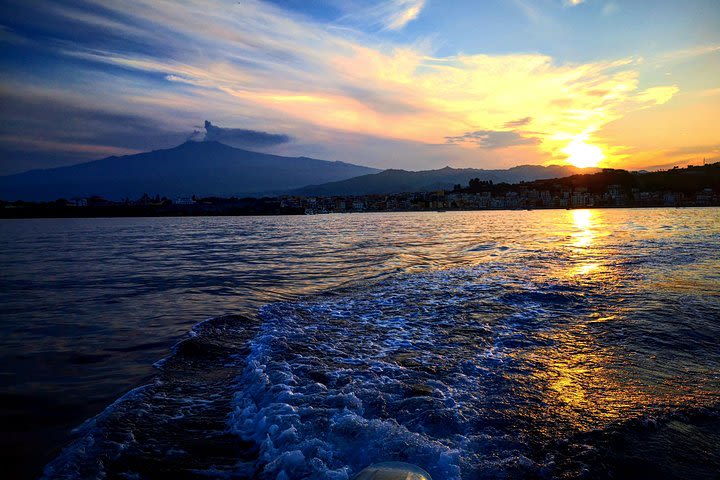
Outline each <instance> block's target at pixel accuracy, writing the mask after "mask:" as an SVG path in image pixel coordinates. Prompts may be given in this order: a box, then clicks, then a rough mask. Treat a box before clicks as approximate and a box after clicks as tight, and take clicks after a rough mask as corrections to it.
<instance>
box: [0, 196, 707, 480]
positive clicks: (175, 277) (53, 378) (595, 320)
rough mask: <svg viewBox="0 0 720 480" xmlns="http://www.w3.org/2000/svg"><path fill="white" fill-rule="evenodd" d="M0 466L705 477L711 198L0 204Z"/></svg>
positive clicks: (25, 473) (325, 475)
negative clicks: (276, 211)
mask: <svg viewBox="0 0 720 480" xmlns="http://www.w3.org/2000/svg"><path fill="white" fill-rule="evenodd" d="M0 252H1V253H0V272H1V273H0V333H1V336H0V347H1V348H0V409H1V411H0V413H1V415H0V429H1V430H2V432H0V435H1V437H2V438H1V441H2V444H1V445H0V448H1V449H2V452H3V456H4V457H6V458H4V459H3V462H2V463H3V468H5V469H8V471H7V473H6V474H5V475H4V478H36V477H40V476H44V477H45V478H67V479H86V478H99V479H100V478H124V479H145V478H168V477H171V478H178V479H183V478H252V479H285V480H289V479H306V478H307V479H332V480H341V479H342V480H345V479H348V478H350V477H352V475H353V474H354V473H356V472H357V471H358V470H360V469H362V468H363V467H365V466H367V465H368V464H371V463H375V462H380V461H386V460H397V461H407V462H411V463H415V464H417V465H419V466H421V467H422V468H424V469H425V470H427V471H428V472H429V473H430V474H431V475H432V476H433V479H434V480H451V479H464V480H470V479H506V478H523V479H524V478H528V479H536V478H559V479H571V478H608V479H610V478H614V479H617V478H683V479H701V478H719V477H718V472H720V447H719V446H720V209H717V208H706V209H642V210H639V209H638V210H633V209H605V210H567V211H566V210H545V211H483V212H446V213H441V212H437V213H436V212H428V213H387V214H379V213H377V214H376V213H373V214H345V215H317V216H300V217H200V218H142V219H140V218H138V219H133V218H122V219H102V218H100V219H41V220H2V221H0Z"/></svg>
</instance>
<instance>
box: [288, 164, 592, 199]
mask: <svg viewBox="0 0 720 480" xmlns="http://www.w3.org/2000/svg"><path fill="white" fill-rule="evenodd" d="M595 171H597V169H580V168H577V167H573V166H569V165H551V166H547V167H544V166H540V165H521V166H518V167H512V168H509V169H507V170H484V169H476V168H460V169H456V168H451V167H445V168H441V169H439V170H422V171H419V172H412V171H408V170H385V171H382V172H379V173H373V174H368V175H362V176H359V177H355V178H350V179H347V180H341V181H337V182H330V183H325V184H321V185H310V186H307V187H304V188H300V189H298V190H295V191H294V192H293V193H295V194H297V195H370V194H374V193H376V194H390V193H403V192H423V191H425V192H427V191H432V190H440V189H445V190H449V189H452V188H453V186H454V185H456V184H460V185H462V186H463V187H464V186H467V184H468V182H469V181H470V179H473V178H479V179H480V180H483V181H487V180H492V181H493V182H494V183H502V182H506V183H518V182H529V181H533V180H540V179H546V178H557V177H565V176H568V175H573V174H578V173H592V172H595Z"/></svg>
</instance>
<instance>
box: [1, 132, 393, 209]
mask: <svg viewBox="0 0 720 480" xmlns="http://www.w3.org/2000/svg"><path fill="white" fill-rule="evenodd" d="M378 171H379V170H377V169H374V168H369V167H363V166H359V165H353V164H350V163H343V162H330V161H326V160H316V159H313V158H307V157H297V158H289V157H281V156H277V155H268V154H265V153H258V152H251V151H248V150H241V149H238V148H233V147H230V146H227V145H225V144H222V143H219V142H186V143H183V144H182V145H179V146H177V147H175V148H170V149H165V150H155V151H152V152H146V153H139V154H137V155H126V156H122V157H114V156H113V157H108V158H104V159H102V160H95V161H92V162H87V163H81V164H78V165H72V166H69V167H60V168H52V169H47V170H31V171H29V172H25V173H20V174H16V175H8V176H4V177H0V199H3V200H19V199H22V200H55V199H57V198H72V197H89V196H92V195H99V196H102V197H105V198H108V199H121V198H124V197H130V198H138V197H140V196H142V194H143V193H148V194H150V195H155V194H160V195H165V196H168V197H175V196H190V195H193V194H194V195H202V196H207V195H218V196H232V195H238V196H243V195H251V194H257V193H262V192H275V193H277V192H281V191H285V190H289V189H294V188H299V187H302V186H304V185H308V184H311V183H324V182H333V181H339V180H345V179H348V178H352V177H357V176H358V175H365V174H370V173H375V172H378Z"/></svg>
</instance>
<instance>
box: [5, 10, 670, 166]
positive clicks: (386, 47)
mask: <svg viewBox="0 0 720 480" xmlns="http://www.w3.org/2000/svg"><path fill="white" fill-rule="evenodd" d="M10 1H13V0H10ZM33 5H37V6H38V8H40V9H43V8H47V9H48V11H52V15H53V16H54V17H53V18H54V19H55V22H54V25H58V27H57V28H66V27H65V26H67V25H70V26H71V27H67V28H72V29H75V30H78V31H81V32H82V33H83V35H84V36H83V38H82V39H77V38H74V37H72V36H71V35H70V33H63V35H67V36H68V37H67V38H59V39H58V41H57V42H54V43H53V42H49V43H48V46H47V48H48V49H49V50H52V51H53V53H54V54H56V55H59V56H60V57H62V58H65V59H67V60H68V61H73V62H76V63H79V64H81V65H82V66H81V67H75V68H76V69H75V70H74V71H73V77H70V76H67V77H62V78H66V79H69V78H77V77H80V78H82V80H83V83H82V87H83V88H84V89H86V90H87V91H89V92H91V93H92V94H93V95H95V96H97V97H98V98H103V99H104V102H106V103H110V104H112V106H111V107H107V108H112V109H113V110H114V111H118V112H124V113H127V114H131V113H132V114H138V112H142V113H143V114H144V115H147V116H149V117H152V118H153V119H157V120H158V121H161V120H162V118H167V119H168V123H172V124H173V125H178V124H184V125H187V128H189V129H191V128H192V125H196V124H197V121H198V120H199V118H197V117H198V116H200V115H202V117H205V116H207V117H209V118H212V119H213V120H215V119H217V121H218V122H219V123H220V124H225V125H243V126H244V127H246V128H247V130H252V131H259V132H264V131H280V132H287V135H288V136H292V137H293V138H295V139H298V141H297V142H292V145H289V142H274V143H273V142H270V143H271V144H272V145H271V146H273V147H277V148H303V144H315V145H318V144H320V143H321V142H326V143H327V144H332V143H333V142H336V140H335V139H336V138H340V137H342V138H344V139H346V140H347V139H349V138H354V139H356V140H354V141H345V143H344V148H345V150H344V151H345V152H349V151H350V149H351V148H352V149H354V150H353V151H355V152H363V151H364V152H373V154H372V158H373V159H374V158H377V154H376V153H375V152H376V151H375V150H373V148H374V147H371V146H368V145H369V143H370V142H369V141H368V140H367V139H368V138H375V139H382V140H383V141H387V142H407V144H412V145H413V148H417V146H418V145H423V144H434V145H440V144H445V143H446V142H448V139H455V140H452V141H449V143H451V144H454V145H443V147H442V148H443V149H444V150H443V151H444V152H445V153H446V154H448V155H450V153H449V152H460V153H459V154H458V155H463V156H464V158H466V159H467V162H470V161H471V159H478V158H480V159H482V158H485V157H482V156H481V155H482V153H478V150H490V149H505V148H506V149H513V148H519V149H532V152H534V156H535V158H536V159H540V160H546V159H548V158H551V157H552V156H553V155H557V152H559V151H561V149H562V147H563V146H564V145H566V144H567V143H568V141H569V140H570V139H572V138H574V137H575V136H577V135H580V134H584V135H589V136H590V138H591V137H592V134H593V132H597V131H599V130H600V129H602V128H603V126H605V125H607V124H609V123H611V122H613V121H614V120H617V119H619V118H622V117H623V116H624V115H626V114H627V113H628V112H632V111H636V110H639V109H642V108H646V107H648V106H652V105H658V104H662V103H664V102H667V101H668V100H669V99H670V98H672V97H673V95H675V94H676V93H677V87H675V86H673V85H658V86H655V87H652V88H641V87H640V82H639V71H638V62H637V60H635V59H632V58H622V59H615V60H605V61H593V62H585V63H582V62H576V63H572V62H565V63H561V62H558V61H556V60H555V59H554V58H552V57H551V56H548V55H543V54H539V53H523V54H518V53H508V54H494V55H485V54H467V55H466V54H456V55H444V56H439V55H436V54H435V53H434V52H433V50H432V48H431V47H429V46H427V45H425V44H423V43H419V44H418V45H420V46H418V45H406V44H399V43H391V42H389V41H387V40H384V41H382V42H381V41H378V40H376V39H374V38H373V37H372V36H368V35H366V34H362V33H359V32H352V33H350V34H347V35H345V34H344V33H343V32H342V31H338V30H337V29H335V28H331V27H329V26H327V25H323V24H320V23H318V22H316V21H313V20H310V19H309V18H307V17H303V16H298V15H293V14H290V13H288V12H287V11H285V10H282V9H281V8H279V7H276V6H273V5H269V4H267V3H263V2H260V1H257V0H243V1H242V2H237V1H234V0H233V1H231V0H205V1H201V0H185V1H182V2H176V1H170V0H134V1H132V2H130V3H127V4H126V3H109V4H108V3H106V2H102V1H100V0H84V3H83V8H80V7H78V6H73V5H62V8H60V7H58V6H57V5H54V4H53V2H48V1H46V0H37V3H35V4H33ZM424 5H425V4H424V2H423V1H420V0H397V1H392V2H386V3H384V4H382V5H376V6H375V7H372V8H374V9H375V10H372V14H371V15H369V16H367V18H374V19H375V20H372V21H374V22H375V21H376V22H379V23H378V25H379V26H380V28H381V29H398V28H402V27H404V26H405V25H407V24H408V22H410V21H412V20H413V19H414V18H417V16H418V15H419V14H420V13H421V11H422V8H423V6H424ZM89 12H90V13H89ZM366 13H367V11H366ZM46 23H47V22H46ZM80 26H81V27H82V28H80ZM54 35H58V36H60V34H59V33H56V34H54ZM120 37H123V38H129V39H131V40H132V41H130V42H125V43H118V42H117V40H116V39H117V38H120ZM148 45H152V48H150V47H148ZM78 72H80V74H81V75H78ZM89 72H102V76H103V77H102V79H98V80H97V81H90V80H89V79H91V78H93V77H92V75H90V73H89ZM109 78H111V79H112V81H110V82H108V81H105V80H106V79H109ZM58 88H61V89H62V88H66V89H68V90H70V91H76V90H77V89H78V88H79V87H78V85H77V82H76V81H75V80H73V81H67V83H66V84H63V85H61V86H60V87H58ZM202 117H201V118H202ZM353 142H355V143H353ZM377 142H378V141H376V143H377ZM463 146H471V147H476V146H481V147H484V148H481V149H477V148H462V147H463ZM363 149H364V150H363ZM328 151H331V152H334V153H336V152H340V151H343V150H341V149H340V147H335V146H332V145H331V146H329V147H328ZM415 151H417V150H413V152H415ZM310 153H311V152H310ZM360 155H362V153H360ZM368 157H370V155H368ZM345 158H347V157H345ZM497 158H498V159H499V160H498V159H496V160H495V161H498V162H502V161H503V157H497ZM507 158H513V160H515V159H516V158H517V157H516V156H513V157H507ZM353 160H355V161H362V159H358V158H357V157H356V158H354V159H353ZM377 161H378V162H383V161H385V160H384V159H383V158H379V160H377ZM536 161H537V160H536ZM366 163H369V161H368V160H366ZM376 165H379V163H378V164H376Z"/></svg>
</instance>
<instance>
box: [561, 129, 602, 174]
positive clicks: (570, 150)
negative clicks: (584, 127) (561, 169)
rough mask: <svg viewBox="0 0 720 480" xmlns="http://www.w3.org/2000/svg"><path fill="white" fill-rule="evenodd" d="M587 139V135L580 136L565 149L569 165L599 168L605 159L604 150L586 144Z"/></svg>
mask: <svg viewBox="0 0 720 480" xmlns="http://www.w3.org/2000/svg"><path fill="white" fill-rule="evenodd" d="M586 139H587V135H585V134H581V135H578V136H576V137H575V138H574V139H573V140H572V141H571V142H570V143H569V144H568V145H567V146H566V147H565V148H563V152H564V153H566V154H567V155H568V158H567V161H568V163H570V164H572V165H575V166H576V167H578V168H587V167H597V166H598V164H599V163H600V162H601V161H602V160H603V158H605V155H604V154H603V152H602V149H601V148H600V147H598V146H597V145H591V144H589V143H586V142H585V140H586Z"/></svg>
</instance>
